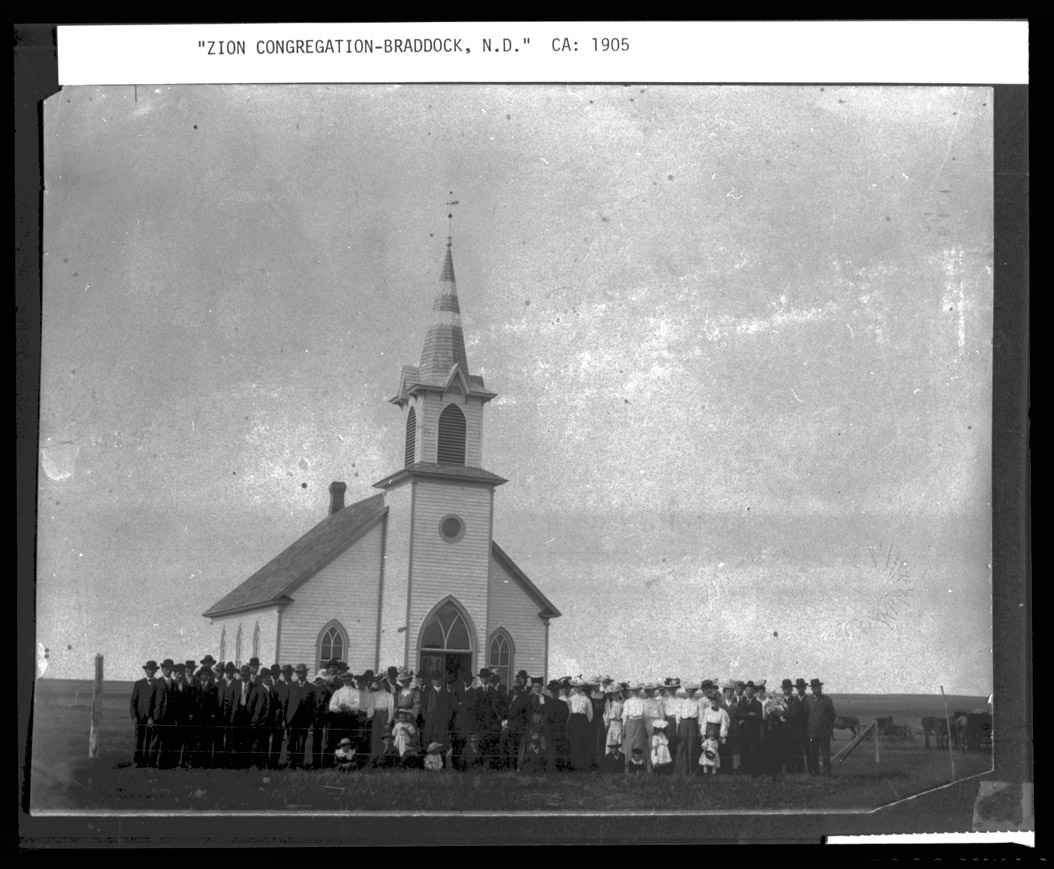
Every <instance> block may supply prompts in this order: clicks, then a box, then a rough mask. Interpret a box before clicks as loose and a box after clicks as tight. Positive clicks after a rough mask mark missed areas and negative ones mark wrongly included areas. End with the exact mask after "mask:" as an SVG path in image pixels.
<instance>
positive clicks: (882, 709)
mask: <svg viewBox="0 0 1054 869" xmlns="http://www.w3.org/2000/svg"><path fill="white" fill-rule="evenodd" d="M130 693H131V686H130V685H124V684H123V683H107V685H106V690H105V692H104V695H103V696H104V703H103V728H102V731H101V745H102V752H101V756H100V757H97V758H93V759H88V758H87V746H88V731H89V714H90V700H91V688H90V684H89V683H87V682H84V683H59V682H57V680H56V682H55V683H53V684H48V683H47V682H46V681H45V682H38V689H37V696H36V699H35V705H34V722H33V732H32V746H31V753H32V761H33V763H32V775H31V777H30V783H31V787H30V807H31V810H32V811H34V812H41V811H44V812H47V811H57V812H77V811H85V810H88V811H91V810H102V811H129V812H146V813H149V812H161V811H164V812H170V811H187V812H195V811H206V812H215V811H276V812H282V811H295V810H305V811H320V812H322V811H334V812H342V813H343V812H347V813H354V812H363V811H382V812H422V811H423V812H428V811H437V810H441V811H465V812H470V811H471V812H495V813H506V812H537V811H545V812H553V811H580V812H581V811H598V812H627V811H631V812H660V813H661V812H699V811H704V812H705V811H730V810H733V811H734V810H745V811H766V810H770V811H779V810H805V811H809V810H818V811H830V810H868V809H873V808H876V807H878V806H882V805H885V804H888V803H890V802H894V801H896V800H899V799H903V798H905V797H908V796H911V795H914V794H918V793H921V792H923V791H926V790H930V789H932V788H935V787H939V786H941V785H944V784H947V783H949V782H951V781H952V780H953V779H952V774H951V759H950V757H949V753H948V751H947V750H946V749H944V750H938V749H937V748H935V747H932V746H931V747H930V748H929V749H928V750H927V749H926V748H924V747H923V742H922V738H921V736H915V737H914V738H909V739H907V740H903V741H900V740H898V741H891V740H887V739H885V738H883V739H881V740H880V744H879V749H880V759H879V762H878V763H876V762H875V759H874V743H873V741H872V739H871V738H870V737H868V738H867V739H866V740H865V741H864V742H863V743H862V744H861V745H860V746H859V747H858V748H857V749H856V750H855V751H854V752H853V753H852V754H851V755H850V756H849V757H848V758H847V759H845V760H844V762H841V763H837V762H836V764H835V768H834V775H833V776H831V777H830V779H829V780H824V779H823V778H810V777H808V776H790V775H781V776H778V777H768V776H762V777H759V778H756V779H755V778H750V777H739V776H717V777H707V778H703V777H696V776H692V777H688V778H676V777H666V776H634V777H628V776H622V775H614V776H612V775H603V774H600V773H550V774H547V775H529V774H522V773H515V772H496V771H495V772H479V773H456V772H451V771H446V770H444V771H442V772H426V771H423V770H375V771H369V770H364V771H360V772H354V773H347V774H343V773H338V772H336V771H333V770H288V769H286V770H278V771H257V770H183V769H174V770H153V769H136V768H134V767H132V766H130V765H129V762H130V760H131V757H132V750H133V739H134V734H133V729H132V724H131V721H130V719H129V717H128V706H127V704H128V697H129V695H130ZM834 702H835V707H836V709H837V710H838V713H839V714H841V715H854V716H856V717H857V718H859V719H860V721H861V724H866V723H867V722H868V721H870V720H871V719H872V718H874V717H876V716H878V715H892V716H893V717H894V720H895V721H896V722H898V723H902V724H906V725H908V726H909V727H912V728H918V727H919V726H920V721H919V719H920V718H921V717H922V716H923V715H934V714H943V708H944V707H943V704H942V702H941V698H940V696H939V695H937V696H936V697H933V696H928V695H892V696H890V695H843V696H841V697H839V696H837V695H836V696H835V697H834ZM948 702H949V704H950V708H953V709H954V708H963V709H973V708H975V707H978V706H980V705H983V703H984V698H976V697H971V698H966V697H951V698H949V699H948ZM997 726H998V725H997ZM849 738H850V735H849V733H848V732H846V731H838V732H837V733H836V738H835V741H834V744H833V746H832V753H834V752H837V751H838V749H839V748H841V747H842V746H844V745H845V744H846V742H847V741H848V740H849ZM954 759H955V779H962V778H966V777H969V776H972V775H977V774H979V773H983V772H985V771H986V770H988V769H989V768H990V767H991V756H990V755H989V754H988V753H971V754H963V753H960V752H957V753H956V754H955V758H954Z"/></svg>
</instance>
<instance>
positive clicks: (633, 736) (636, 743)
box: [622, 718, 651, 766]
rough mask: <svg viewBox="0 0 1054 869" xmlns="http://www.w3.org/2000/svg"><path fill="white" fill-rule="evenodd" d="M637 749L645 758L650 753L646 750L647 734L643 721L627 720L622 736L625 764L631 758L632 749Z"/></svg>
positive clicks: (639, 719)
mask: <svg viewBox="0 0 1054 869" xmlns="http://www.w3.org/2000/svg"><path fill="white" fill-rule="evenodd" d="M635 748H639V749H640V750H641V754H642V756H644V757H647V756H648V755H649V754H650V753H651V752H650V749H649V748H648V733H647V731H646V730H645V729H644V719H642V718H629V719H627V720H626V727H625V729H624V732H623V736H622V751H623V753H624V754H625V755H626V764H627V766H628V765H629V759H630V758H631V757H633V749H635Z"/></svg>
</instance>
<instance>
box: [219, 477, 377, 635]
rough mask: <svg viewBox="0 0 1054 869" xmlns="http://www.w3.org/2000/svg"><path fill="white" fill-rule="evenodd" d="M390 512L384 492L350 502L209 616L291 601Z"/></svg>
mask: <svg viewBox="0 0 1054 869" xmlns="http://www.w3.org/2000/svg"><path fill="white" fill-rule="evenodd" d="M387 512H388V508H387V507H385V506H384V494H383V493H382V494H380V495H373V496H371V497H369V498H364V499H363V500H362V501H357V502H356V503H354V504H349V505H348V506H347V507H345V508H344V509H343V510H338V511H337V512H336V513H333V514H331V515H329V516H327V517H326V518H325V519H323V520H322V521H321V522H319V523H318V525H316V526H315V527H314V528H312V529H311V530H310V531H308V532H307V533H306V534H304V535H303V536H302V537H301V538H300V539H299V540H296V541H295V542H293V543H292V544H291V545H290V546H288V547H286V548H285V549H284V550H283V551H282V552H280V553H279V554H278V555H276V556H275V557H274V558H272V559H271V560H270V561H269V562H267V564H265V565H264V566H263V567H261V568H260V569H259V570H258V571H256V573H254V574H253V575H252V576H250V577H249V578H248V579H247V580H245V582H243V583H242V584H241V585H239V586H238V587H237V588H236V589H234V590H233V591H232V592H231V593H230V594H228V595H227V596H226V597H223V598H221V599H220V600H219V601H217V602H216V603H214V604H213V605H212V606H211V607H210V608H209V609H208V610H206V611H205V613H204V615H205V617H206V618H212V617H215V616H222V615H228V614H230V613H234V612H241V611H243V610H250V609H258V608H260V607H264V606H269V605H272V604H278V603H288V602H289V601H290V598H289V594H290V593H291V592H292V591H294V590H295V589H297V588H299V587H300V585H302V584H303V583H304V582H306V581H307V580H308V579H310V578H311V577H312V576H314V575H315V574H316V573H318V572H319V571H320V570H321V569H322V568H323V567H325V566H326V565H327V564H329V563H330V562H331V561H333V559H334V558H336V557H337V556H338V555H340V554H341V553H342V552H344V551H345V550H347V549H348V548H349V547H350V546H351V545H352V544H353V543H354V542H355V541H356V540H358V539H359V538H360V537H362V535H363V534H365V533H366V532H367V531H368V530H369V529H370V528H372V527H373V526H374V525H375V524H376V523H377V522H379V521H380V520H381V518H382V517H383V516H384V515H385V513H387Z"/></svg>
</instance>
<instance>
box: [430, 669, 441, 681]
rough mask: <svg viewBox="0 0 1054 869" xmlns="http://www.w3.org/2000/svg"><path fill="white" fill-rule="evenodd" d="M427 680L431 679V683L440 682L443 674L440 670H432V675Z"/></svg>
mask: <svg viewBox="0 0 1054 869" xmlns="http://www.w3.org/2000/svg"><path fill="white" fill-rule="evenodd" d="M428 678H429V679H431V680H432V681H433V682H442V681H443V673H442V671H441V670H433V671H432V674H431V675H430V676H429V677H428Z"/></svg>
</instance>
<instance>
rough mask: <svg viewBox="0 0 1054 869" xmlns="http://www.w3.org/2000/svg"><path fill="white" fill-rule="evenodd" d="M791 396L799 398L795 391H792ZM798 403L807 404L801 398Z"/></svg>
mask: <svg viewBox="0 0 1054 869" xmlns="http://www.w3.org/2000/svg"><path fill="white" fill-rule="evenodd" d="M791 395H793V396H794V397H795V398H798V393H796V392H795V391H794V390H793V389H791ZM798 401H801V403H802V404H805V402H804V401H802V400H801V399H800V398H798Z"/></svg>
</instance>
